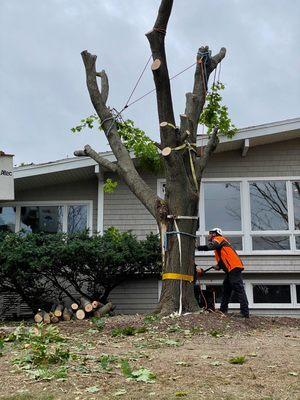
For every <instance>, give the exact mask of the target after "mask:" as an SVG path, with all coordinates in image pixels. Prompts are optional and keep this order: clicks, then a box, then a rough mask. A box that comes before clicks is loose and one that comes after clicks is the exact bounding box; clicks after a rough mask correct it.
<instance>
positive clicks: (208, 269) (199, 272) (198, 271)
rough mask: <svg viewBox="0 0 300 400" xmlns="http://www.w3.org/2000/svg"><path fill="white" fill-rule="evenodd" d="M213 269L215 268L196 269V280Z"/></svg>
mask: <svg viewBox="0 0 300 400" xmlns="http://www.w3.org/2000/svg"><path fill="white" fill-rule="evenodd" d="M214 268H215V267H214V266H212V267H209V268H206V269H203V268H200V269H199V268H196V270H197V278H198V279H199V278H201V277H202V276H203V275H204V274H206V272H208V271H210V270H211V269H214Z"/></svg>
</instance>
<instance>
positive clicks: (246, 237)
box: [196, 176, 300, 257]
mask: <svg viewBox="0 0 300 400" xmlns="http://www.w3.org/2000/svg"><path fill="white" fill-rule="evenodd" d="M299 180H300V178H299V177H294V176H285V177H282V176H279V177H277V176H276V177H268V176H264V177H234V178H203V179H202V183H203V184H205V183H206V182H215V183H217V182H220V183H223V182H240V185H241V186H240V196H241V209H242V210H243V211H244V212H242V215H241V226H242V230H241V231H224V232H223V233H224V236H241V237H242V243H243V250H242V251H241V250H238V253H239V254H241V255H299V254H300V249H297V248H296V236H300V230H296V229H295V216H294V199H293V191H292V182H294V181H299ZM255 181H260V182H262V181H284V182H285V185H286V195H287V208H288V216H289V226H288V229H287V230H271V231H253V230H252V225H251V203H250V183H251V182H255ZM203 184H202V185H201V189H200V199H199V201H200V206H199V217H200V227H199V230H198V231H197V236H199V237H200V244H205V236H207V235H208V231H206V230H205V209H204V185H203ZM252 236H287V237H288V238H289V241H290V250H253V248H252ZM212 254H213V252H206V253H203V252H199V251H196V256H198V257H205V256H208V255H212Z"/></svg>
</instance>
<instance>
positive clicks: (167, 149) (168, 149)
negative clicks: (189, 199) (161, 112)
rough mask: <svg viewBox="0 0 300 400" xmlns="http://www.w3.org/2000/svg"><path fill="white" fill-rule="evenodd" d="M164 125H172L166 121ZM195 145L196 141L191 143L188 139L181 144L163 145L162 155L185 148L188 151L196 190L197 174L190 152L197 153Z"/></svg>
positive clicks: (197, 186) (197, 187)
mask: <svg viewBox="0 0 300 400" xmlns="http://www.w3.org/2000/svg"><path fill="white" fill-rule="evenodd" d="M166 125H169V126H171V127H174V126H173V125H172V124H170V123H166ZM196 146H197V143H191V142H189V141H188V140H185V141H184V143H183V144H181V145H180V146H177V147H173V148H172V147H165V148H164V149H163V151H162V155H163V156H164V157H166V156H168V155H170V153H171V152H172V151H179V150H185V149H187V151H188V153H189V161H190V168H191V173H192V177H193V182H194V185H195V189H196V191H198V189H199V185H198V181H197V176H196V171H195V166H194V161H193V157H192V152H194V153H196V154H197V150H196Z"/></svg>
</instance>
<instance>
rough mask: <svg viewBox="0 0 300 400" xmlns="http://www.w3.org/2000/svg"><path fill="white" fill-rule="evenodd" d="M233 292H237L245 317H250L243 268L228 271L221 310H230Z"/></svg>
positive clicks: (224, 283)
mask: <svg viewBox="0 0 300 400" xmlns="http://www.w3.org/2000/svg"><path fill="white" fill-rule="evenodd" d="M232 292H235V294H236V295H237V297H238V300H239V303H240V309H241V314H242V315H243V316H244V317H249V307H248V300H247V296H246V292H245V289H244V284H243V279H242V270H241V269H234V270H232V271H231V272H228V273H226V277H225V279H224V281H223V294H222V300H221V306H220V311H222V312H224V313H226V312H227V311H228V304H229V301H230V297H231V294H232Z"/></svg>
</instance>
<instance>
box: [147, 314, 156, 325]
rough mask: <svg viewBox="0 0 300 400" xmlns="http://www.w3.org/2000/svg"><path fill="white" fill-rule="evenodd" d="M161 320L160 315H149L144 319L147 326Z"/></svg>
mask: <svg viewBox="0 0 300 400" xmlns="http://www.w3.org/2000/svg"><path fill="white" fill-rule="evenodd" d="M159 320H160V316H159V315H158V314H149V315H146V316H145V317H144V323H145V324H153V323H154V322H157V321H159Z"/></svg>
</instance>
